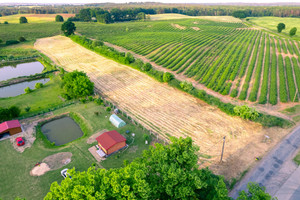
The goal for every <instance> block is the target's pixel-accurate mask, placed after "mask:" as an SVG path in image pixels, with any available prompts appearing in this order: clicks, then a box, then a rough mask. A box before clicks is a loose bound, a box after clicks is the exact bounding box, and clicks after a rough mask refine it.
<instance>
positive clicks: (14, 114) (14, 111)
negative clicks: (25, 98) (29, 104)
mask: <svg viewBox="0 0 300 200" xmlns="http://www.w3.org/2000/svg"><path fill="white" fill-rule="evenodd" d="M8 110H9V113H10V117H11V118H16V117H19V115H20V113H21V110H20V108H19V107H17V106H11V107H9V109H8Z"/></svg>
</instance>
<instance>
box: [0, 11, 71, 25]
mask: <svg viewBox="0 0 300 200" xmlns="http://www.w3.org/2000/svg"><path fill="white" fill-rule="evenodd" d="M56 15H61V16H63V18H64V20H65V21H66V20H67V19H68V18H69V17H73V16H75V14H65V13H61V14H60V13H59V14H17V15H8V16H3V17H0V22H1V23H4V22H5V21H7V22H8V23H15V24H18V23H19V19H20V17H26V19H27V20H28V23H45V22H54V21H55V16H56Z"/></svg>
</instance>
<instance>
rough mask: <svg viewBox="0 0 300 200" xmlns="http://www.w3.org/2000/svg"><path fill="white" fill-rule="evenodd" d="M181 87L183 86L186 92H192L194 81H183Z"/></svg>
mask: <svg viewBox="0 0 300 200" xmlns="http://www.w3.org/2000/svg"><path fill="white" fill-rule="evenodd" d="M180 87H181V88H182V89H183V90H184V91H186V92H190V91H192V90H193V89H194V86H193V84H192V83H189V82H187V81H183V82H181V83H180Z"/></svg>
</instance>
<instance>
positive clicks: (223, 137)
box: [220, 136, 226, 162]
mask: <svg viewBox="0 0 300 200" xmlns="http://www.w3.org/2000/svg"><path fill="white" fill-rule="evenodd" d="M225 138H226V136H224V137H223V147H222V153H221V160H220V162H222V159H223V153H224V147H225Z"/></svg>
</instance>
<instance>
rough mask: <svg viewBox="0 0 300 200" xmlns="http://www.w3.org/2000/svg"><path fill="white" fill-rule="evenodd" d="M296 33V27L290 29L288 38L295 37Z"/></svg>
mask: <svg viewBox="0 0 300 200" xmlns="http://www.w3.org/2000/svg"><path fill="white" fill-rule="evenodd" d="M296 32H297V28H296V27H293V28H291V30H290V36H293V35H296Z"/></svg>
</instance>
